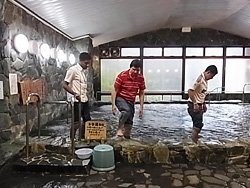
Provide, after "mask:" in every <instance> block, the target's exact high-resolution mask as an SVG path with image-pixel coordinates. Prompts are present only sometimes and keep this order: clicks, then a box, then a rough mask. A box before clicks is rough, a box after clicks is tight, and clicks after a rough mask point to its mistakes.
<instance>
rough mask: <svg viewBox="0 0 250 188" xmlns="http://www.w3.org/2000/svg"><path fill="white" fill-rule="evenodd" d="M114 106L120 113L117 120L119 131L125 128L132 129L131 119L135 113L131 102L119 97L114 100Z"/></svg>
mask: <svg viewBox="0 0 250 188" xmlns="http://www.w3.org/2000/svg"><path fill="white" fill-rule="evenodd" d="M115 104H116V106H117V108H118V110H119V111H120V112H121V116H120V119H119V129H121V128H123V126H124V127H126V126H128V127H132V125H133V118H134V113H135V104H134V102H133V101H127V100H125V99H123V98H121V97H117V98H116V99H115Z"/></svg>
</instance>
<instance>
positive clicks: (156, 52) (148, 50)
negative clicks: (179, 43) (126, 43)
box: [143, 48, 162, 56]
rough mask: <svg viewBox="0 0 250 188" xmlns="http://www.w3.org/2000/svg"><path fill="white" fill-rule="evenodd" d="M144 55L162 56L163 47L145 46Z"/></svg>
mask: <svg viewBox="0 0 250 188" xmlns="http://www.w3.org/2000/svg"><path fill="white" fill-rule="evenodd" d="M143 55H144V56H162V48H143Z"/></svg>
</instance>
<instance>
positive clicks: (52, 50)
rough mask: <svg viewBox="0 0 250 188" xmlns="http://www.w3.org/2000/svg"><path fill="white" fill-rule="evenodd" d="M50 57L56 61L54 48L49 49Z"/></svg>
mask: <svg viewBox="0 0 250 188" xmlns="http://www.w3.org/2000/svg"><path fill="white" fill-rule="evenodd" d="M50 57H51V58H52V59H56V48H51V49H50Z"/></svg>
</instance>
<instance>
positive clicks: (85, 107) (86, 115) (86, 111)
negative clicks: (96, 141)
mask: <svg viewBox="0 0 250 188" xmlns="http://www.w3.org/2000/svg"><path fill="white" fill-rule="evenodd" d="M81 117H82V120H83V124H82V136H84V134H85V123H86V122H87V121H89V120H91V117H90V108H89V103H88V102H81ZM74 123H75V131H76V129H78V128H79V102H74Z"/></svg>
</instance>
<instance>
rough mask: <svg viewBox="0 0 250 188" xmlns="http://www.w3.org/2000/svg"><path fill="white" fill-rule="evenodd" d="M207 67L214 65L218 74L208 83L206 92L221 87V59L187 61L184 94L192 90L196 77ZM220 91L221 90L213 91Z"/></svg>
mask: <svg viewBox="0 0 250 188" xmlns="http://www.w3.org/2000/svg"><path fill="white" fill-rule="evenodd" d="M209 65H215V66H216V67H217V69H218V74H217V75H216V76H215V77H214V78H213V79H212V80H209V81H208V91H212V90H214V89H215V88H218V87H222V59H187V60H186V70H185V92H187V90H188V89H190V88H193V84H194V82H195V80H196V79H197V78H198V76H199V75H200V74H201V73H202V72H204V71H205V69H206V68H207V67H208V66H209ZM216 91H221V90H215V91H214V92H216Z"/></svg>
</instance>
